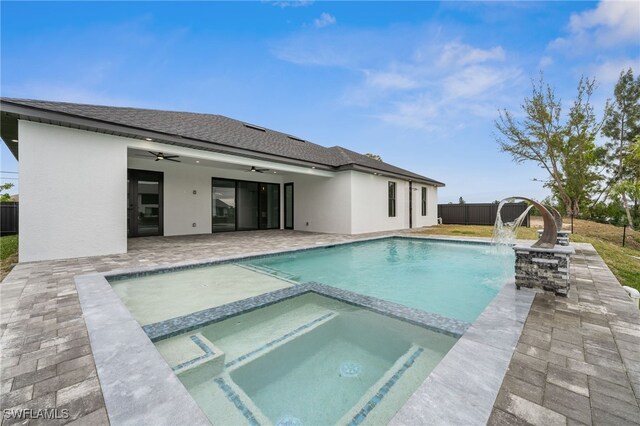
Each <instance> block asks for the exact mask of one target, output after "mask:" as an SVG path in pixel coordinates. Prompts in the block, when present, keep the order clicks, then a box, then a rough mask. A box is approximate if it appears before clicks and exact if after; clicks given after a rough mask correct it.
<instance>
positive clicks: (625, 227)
mask: <svg viewBox="0 0 640 426" xmlns="http://www.w3.org/2000/svg"><path fill="white" fill-rule="evenodd" d="M626 239H627V225H624V226H623V227H622V247H624V243H625V240H626Z"/></svg>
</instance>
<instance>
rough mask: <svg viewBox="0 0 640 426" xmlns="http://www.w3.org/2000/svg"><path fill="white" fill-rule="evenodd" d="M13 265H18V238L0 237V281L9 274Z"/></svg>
mask: <svg viewBox="0 0 640 426" xmlns="http://www.w3.org/2000/svg"><path fill="white" fill-rule="evenodd" d="M14 263H18V236H17V235H7V236H5V237H0V280H2V279H4V277H5V276H6V275H7V274H8V273H9V271H10V270H11V267H12V265H13V264H14Z"/></svg>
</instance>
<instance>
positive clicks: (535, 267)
mask: <svg viewBox="0 0 640 426" xmlns="http://www.w3.org/2000/svg"><path fill="white" fill-rule="evenodd" d="M513 250H514V251H515V254H516V287H517V288H518V289H519V288H520V287H528V288H541V289H544V290H549V291H553V292H555V293H556V294H559V295H562V296H567V294H568V293H569V267H570V262H571V256H572V255H574V254H575V252H576V251H575V249H574V248H573V247H571V246H561V245H556V246H555V247H554V248H538V247H531V246H528V245H516V246H514V247H513Z"/></svg>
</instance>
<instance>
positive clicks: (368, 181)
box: [351, 171, 438, 234]
mask: <svg viewBox="0 0 640 426" xmlns="http://www.w3.org/2000/svg"><path fill="white" fill-rule="evenodd" d="M389 182H395V183H396V216H395V217H389V210H388V188H389V187H388V183H389ZM423 186H425V187H426V188H427V215H426V216H422V215H421V213H422V210H421V200H422V192H421V188H422V187H423ZM413 187H414V188H417V190H415V191H413V195H412V197H413V200H412V202H413V223H412V226H413V228H419V227H422V226H431V225H435V224H436V222H437V218H436V216H437V203H438V196H437V188H435V187H433V186H427V185H422V184H417V183H414V184H413ZM351 188H352V189H351V200H352V216H351V232H352V233H353V234H361V233H365V232H377V231H392V230H398V229H406V228H409V182H407V181H403V180H398V179H392V178H388V177H384V176H376V175H371V174H367V173H361V172H356V171H354V172H351Z"/></svg>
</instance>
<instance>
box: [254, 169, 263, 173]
mask: <svg viewBox="0 0 640 426" xmlns="http://www.w3.org/2000/svg"><path fill="white" fill-rule="evenodd" d="M255 172H256V173H264V172H263V171H262V170H259V169H256V170H255Z"/></svg>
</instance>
